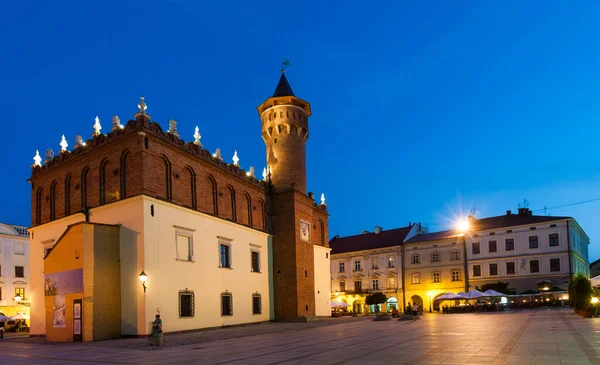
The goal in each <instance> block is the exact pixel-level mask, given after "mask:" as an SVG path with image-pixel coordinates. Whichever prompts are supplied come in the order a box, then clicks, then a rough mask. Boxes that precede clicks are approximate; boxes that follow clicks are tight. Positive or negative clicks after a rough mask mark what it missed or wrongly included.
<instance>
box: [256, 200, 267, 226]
mask: <svg viewBox="0 0 600 365" xmlns="http://www.w3.org/2000/svg"><path fill="white" fill-rule="evenodd" d="M258 203H259V205H260V219H261V227H262V229H263V231H266V230H267V220H266V217H265V202H264V201H263V200H262V199H259V200H258Z"/></svg>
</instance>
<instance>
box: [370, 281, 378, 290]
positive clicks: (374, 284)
mask: <svg viewBox="0 0 600 365" xmlns="http://www.w3.org/2000/svg"><path fill="white" fill-rule="evenodd" d="M371 289H373V290H379V279H373V280H371Z"/></svg>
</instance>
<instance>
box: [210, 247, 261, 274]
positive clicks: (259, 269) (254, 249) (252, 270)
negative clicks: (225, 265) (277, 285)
mask: <svg viewBox="0 0 600 365" xmlns="http://www.w3.org/2000/svg"><path fill="white" fill-rule="evenodd" d="M220 248H221V247H220V246H219V249H220ZM253 253H256V254H258V270H254V268H253V267H252V262H253V260H252V254H253ZM220 255H221V252H219V256H220ZM260 256H261V255H260V249H258V248H251V249H250V272H256V273H261V272H262V265H261V262H260ZM229 259H230V260H231V247H229ZM219 262H221V259H220V258H219ZM229 264H230V266H231V262H230V263H229Z"/></svg>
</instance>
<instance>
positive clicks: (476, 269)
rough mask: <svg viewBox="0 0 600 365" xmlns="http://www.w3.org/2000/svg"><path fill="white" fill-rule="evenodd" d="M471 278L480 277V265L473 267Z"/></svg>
mask: <svg viewBox="0 0 600 365" xmlns="http://www.w3.org/2000/svg"><path fill="white" fill-rule="evenodd" d="M473 276H474V277H475V276H481V265H473Z"/></svg>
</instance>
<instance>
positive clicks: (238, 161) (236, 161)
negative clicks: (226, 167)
mask: <svg viewBox="0 0 600 365" xmlns="http://www.w3.org/2000/svg"><path fill="white" fill-rule="evenodd" d="M232 160H233V164H234V165H235V166H240V158H239V157H238V155H237V151H234V152H233V158H232Z"/></svg>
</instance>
